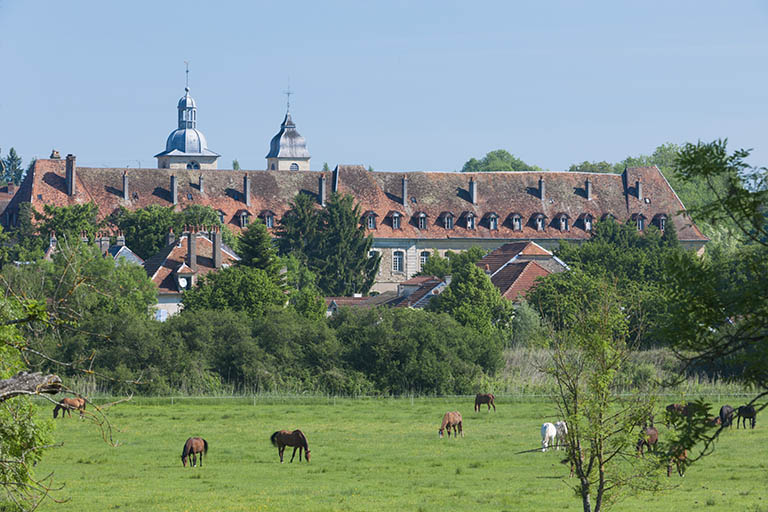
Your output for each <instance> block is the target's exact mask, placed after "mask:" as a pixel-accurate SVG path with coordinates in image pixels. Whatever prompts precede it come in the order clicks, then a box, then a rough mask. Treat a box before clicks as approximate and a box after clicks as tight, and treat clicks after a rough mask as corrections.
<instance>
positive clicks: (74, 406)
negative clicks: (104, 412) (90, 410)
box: [53, 398, 85, 418]
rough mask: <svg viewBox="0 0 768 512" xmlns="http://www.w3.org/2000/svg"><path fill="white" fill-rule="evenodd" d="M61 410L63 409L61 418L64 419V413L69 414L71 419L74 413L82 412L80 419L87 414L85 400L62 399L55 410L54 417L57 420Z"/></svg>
mask: <svg viewBox="0 0 768 512" xmlns="http://www.w3.org/2000/svg"><path fill="white" fill-rule="evenodd" d="M59 409H61V417H62V418H63V417H64V413H67V414H68V415H69V417H70V418H71V417H72V411H73V410H75V411H80V417H81V418H82V417H83V415H84V414H85V398H62V399H61V401H59V403H58V404H56V407H54V408H53V417H54V418H56V417H57V416H58V415H59Z"/></svg>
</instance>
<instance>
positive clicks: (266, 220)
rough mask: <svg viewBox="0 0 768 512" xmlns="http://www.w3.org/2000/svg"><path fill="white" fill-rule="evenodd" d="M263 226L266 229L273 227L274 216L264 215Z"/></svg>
mask: <svg viewBox="0 0 768 512" xmlns="http://www.w3.org/2000/svg"><path fill="white" fill-rule="evenodd" d="M264 224H265V225H266V226H267V227H268V228H273V227H275V216H274V215H272V214H271V213H267V214H266V215H264Z"/></svg>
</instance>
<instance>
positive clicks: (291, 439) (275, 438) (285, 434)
mask: <svg viewBox="0 0 768 512" xmlns="http://www.w3.org/2000/svg"><path fill="white" fill-rule="evenodd" d="M269 440H270V441H272V444H273V445H275V446H277V453H278V455H280V464H282V463H283V452H285V447H286V446H293V455H291V462H293V458H294V457H295V456H296V450H297V449H298V450H299V462H301V452H302V451H303V452H304V458H305V459H307V462H309V445H308V444H307V437H306V436H305V435H304V432H302V431H301V430H298V429H296V430H294V431H293V432H290V431H288V430H278V431H277V432H275V433H274V434H272V437H270V438H269Z"/></svg>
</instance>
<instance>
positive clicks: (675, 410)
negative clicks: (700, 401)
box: [667, 404, 691, 427]
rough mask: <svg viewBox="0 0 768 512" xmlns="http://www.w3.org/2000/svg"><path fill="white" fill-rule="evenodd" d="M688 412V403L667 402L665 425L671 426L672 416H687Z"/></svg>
mask: <svg viewBox="0 0 768 512" xmlns="http://www.w3.org/2000/svg"><path fill="white" fill-rule="evenodd" d="M690 412H691V411H690V408H689V407H688V404H669V405H668V406H667V427H669V426H672V421H671V419H672V418H676V417H681V416H688V415H689V413H690Z"/></svg>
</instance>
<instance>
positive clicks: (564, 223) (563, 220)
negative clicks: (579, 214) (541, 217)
mask: <svg viewBox="0 0 768 512" xmlns="http://www.w3.org/2000/svg"><path fill="white" fill-rule="evenodd" d="M559 220H560V231H568V217H566V216H565V215H561V216H560V219H559Z"/></svg>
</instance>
